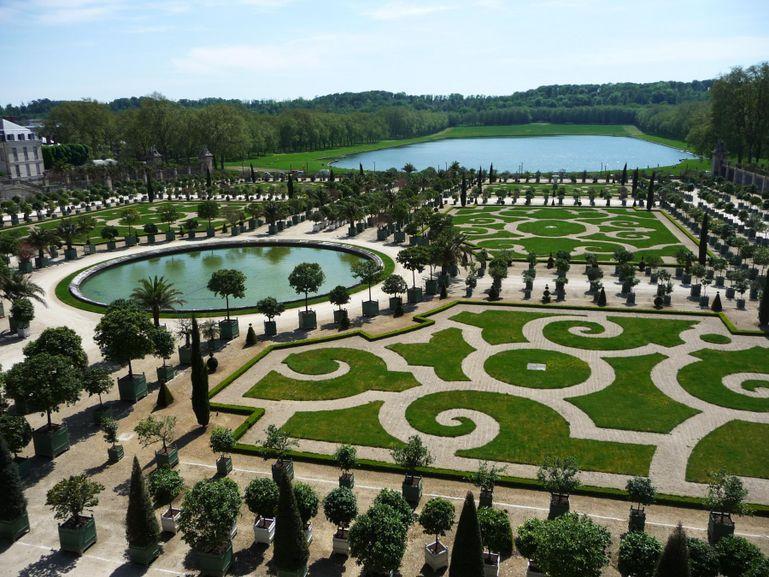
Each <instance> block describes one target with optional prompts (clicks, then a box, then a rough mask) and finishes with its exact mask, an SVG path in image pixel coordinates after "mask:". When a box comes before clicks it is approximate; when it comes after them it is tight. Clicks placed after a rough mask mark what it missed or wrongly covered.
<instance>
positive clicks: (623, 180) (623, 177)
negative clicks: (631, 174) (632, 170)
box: [620, 162, 627, 186]
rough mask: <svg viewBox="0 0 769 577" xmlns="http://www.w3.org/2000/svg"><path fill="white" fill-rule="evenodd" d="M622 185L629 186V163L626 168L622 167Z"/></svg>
mask: <svg viewBox="0 0 769 577" xmlns="http://www.w3.org/2000/svg"><path fill="white" fill-rule="evenodd" d="M620 184H621V185H622V186H625V184H627V162H626V163H625V166H623V167H622V177H621V178H620Z"/></svg>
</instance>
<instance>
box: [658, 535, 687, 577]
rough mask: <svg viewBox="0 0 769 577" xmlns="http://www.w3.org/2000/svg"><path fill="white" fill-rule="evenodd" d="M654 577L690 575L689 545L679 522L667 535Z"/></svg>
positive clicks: (683, 576) (685, 576) (682, 576)
mask: <svg viewBox="0 0 769 577" xmlns="http://www.w3.org/2000/svg"><path fill="white" fill-rule="evenodd" d="M654 577H690V572H689V547H688V545H687V539H686V533H685V532H684V529H683V527H682V526H681V524H680V523H679V524H678V527H676V528H675V529H673V532H672V533H671V534H670V537H668V542H667V543H666V544H665V549H664V550H663V551H662V555H661V556H660V560H659V563H658V564H657V568H656V569H655V571H654Z"/></svg>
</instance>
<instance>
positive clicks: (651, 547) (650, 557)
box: [617, 531, 662, 577]
mask: <svg viewBox="0 0 769 577" xmlns="http://www.w3.org/2000/svg"><path fill="white" fill-rule="evenodd" d="M660 555H662V545H661V544H660V542H659V541H657V539H655V538H654V537H652V536H651V535H648V534H647V533H643V532H641V531H631V532H630V533H627V534H626V535H625V536H623V537H622V540H621V541H620V543H619V557H618V560H617V569H618V570H619V572H620V574H621V575H622V576H623V577H652V575H653V574H654V568H655V567H656V566H657V562H658V561H659V558H660Z"/></svg>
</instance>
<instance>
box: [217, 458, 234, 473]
mask: <svg viewBox="0 0 769 577" xmlns="http://www.w3.org/2000/svg"><path fill="white" fill-rule="evenodd" d="M231 471H232V457H219V458H218V459H217V460H216V472H217V474H218V475H219V476H220V477H226V476H227V475H228V474H229V473H230V472H231Z"/></svg>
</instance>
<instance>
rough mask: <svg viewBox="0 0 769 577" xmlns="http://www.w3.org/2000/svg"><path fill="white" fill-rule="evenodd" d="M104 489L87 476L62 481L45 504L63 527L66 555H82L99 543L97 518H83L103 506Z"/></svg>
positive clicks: (60, 527)
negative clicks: (90, 510) (60, 520)
mask: <svg viewBox="0 0 769 577" xmlns="http://www.w3.org/2000/svg"><path fill="white" fill-rule="evenodd" d="M103 490H104V486H103V485H101V484H99V483H96V482H95V481H91V480H90V479H88V477H86V476H85V475H73V476H71V477H68V478H66V479H62V480H61V481H59V482H58V483H56V484H55V485H54V486H53V488H51V489H50V490H49V491H48V493H47V495H46V500H45V504H46V505H48V506H49V507H51V508H52V509H53V511H54V517H55V518H56V519H63V520H64V522H63V523H60V524H59V543H60V544H61V550H62V551H69V552H71V553H77V554H78V555H82V554H83V552H84V551H85V550H86V549H88V547H90V546H91V545H93V544H94V543H96V522H95V521H94V518H93V515H91V516H85V515H83V510H84V509H86V508H88V507H95V506H96V505H98V504H99V498H98V495H99V493H101V492H102V491H103Z"/></svg>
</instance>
